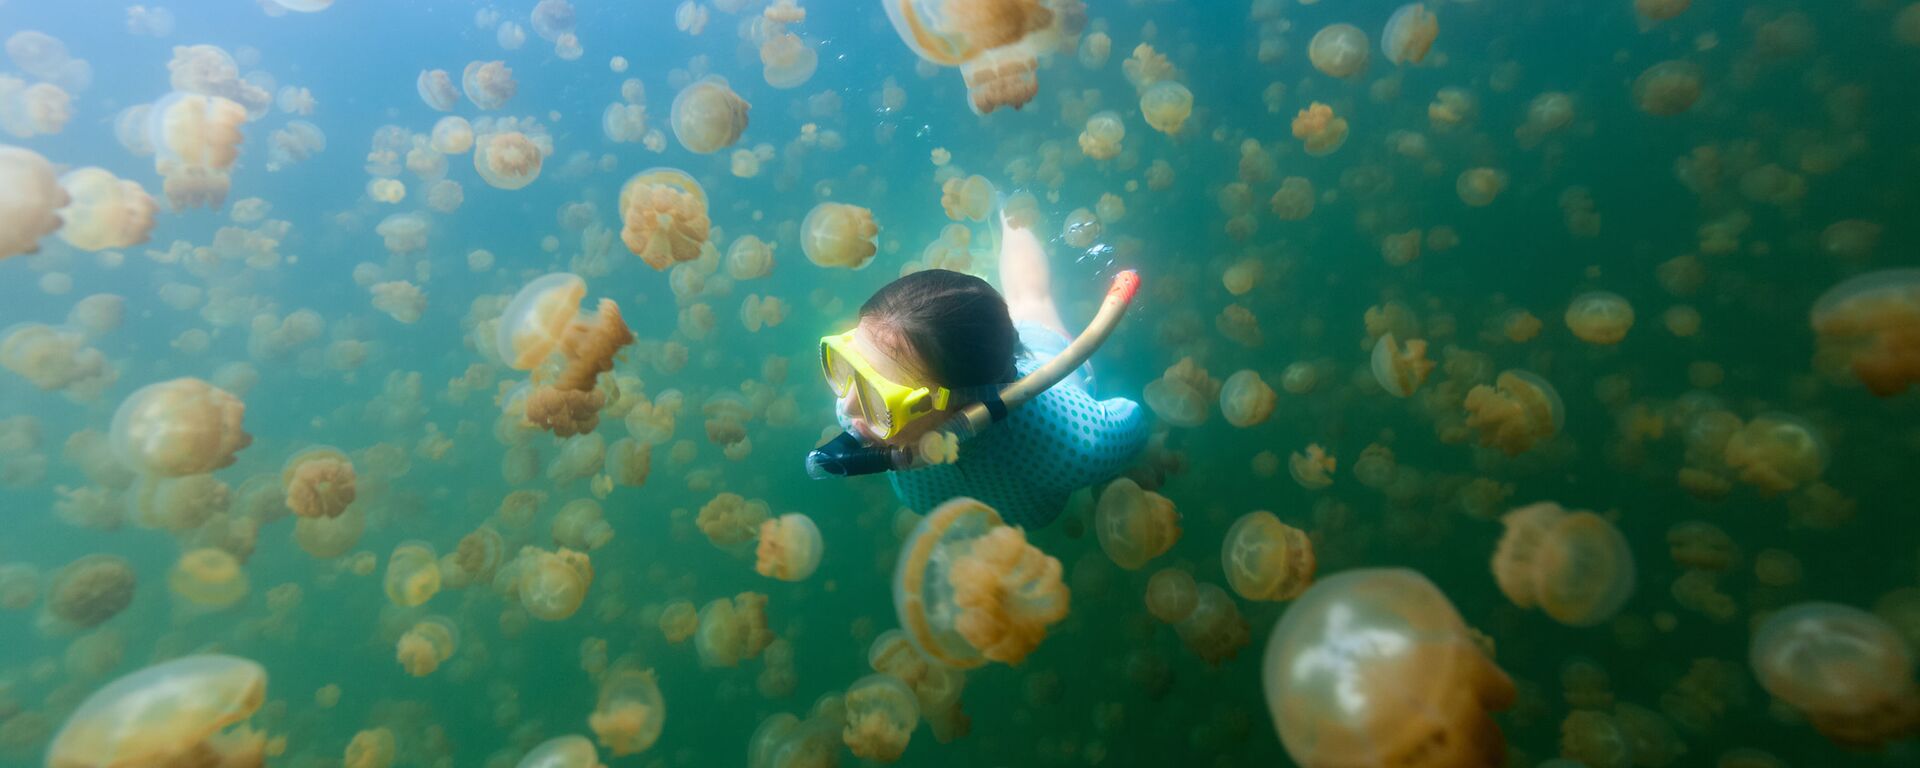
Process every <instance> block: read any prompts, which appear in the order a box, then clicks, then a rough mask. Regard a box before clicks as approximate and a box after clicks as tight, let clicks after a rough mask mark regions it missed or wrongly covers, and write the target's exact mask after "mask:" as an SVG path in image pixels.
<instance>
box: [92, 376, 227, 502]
mask: <svg viewBox="0 0 1920 768" xmlns="http://www.w3.org/2000/svg"><path fill="white" fill-rule="evenodd" d="M246 411H247V406H246V404H245V403H242V402H240V399H239V398H237V397H234V396H233V395H231V394H228V393H227V391H226V390H223V389H220V388H219V387H215V386H213V385H212V384H208V383H207V382H205V381H202V380H200V379H193V378H184V379H173V380H171V381H163V382H159V383H157V384H149V385H147V386H145V387H141V388H140V389H137V390H134V392H133V394H131V395H128V396H127V399H126V400H124V401H122V402H121V403H120V408H119V410H117V411H115V412H114V414H113V426H112V428H111V430H110V431H109V438H108V439H109V440H110V441H111V442H112V444H113V449H114V454H115V455H116V456H118V457H119V458H120V463H121V464H124V465H126V467H127V468H128V469H131V470H133V471H135V472H138V473H140V474H143V475H151V476H154V477H182V476H185V475H201V474H206V473H208V472H212V471H214V470H216V469H222V468H225V467H227V466H231V465H232V464H233V461H234V454H236V453H238V452H239V451H240V450H241V449H243V448H246V447H247V446H248V445H251V444H253V436H252V435H249V434H247V432H246V430H244V429H241V424H240V422H241V418H242V417H243V416H245V414H246Z"/></svg>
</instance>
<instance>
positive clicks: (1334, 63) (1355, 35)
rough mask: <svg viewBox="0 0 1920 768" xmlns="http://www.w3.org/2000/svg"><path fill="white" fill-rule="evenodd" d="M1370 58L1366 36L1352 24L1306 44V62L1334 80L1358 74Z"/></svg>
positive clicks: (1330, 29) (1338, 26)
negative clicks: (1334, 78) (1309, 62)
mask: <svg viewBox="0 0 1920 768" xmlns="http://www.w3.org/2000/svg"><path fill="white" fill-rule="evenodd" d="M1428 42H1429V43H1431V42H1432V41H1431V40H1429V41H1428ZM1382 44H1383V45H1384V44H1385V43H1384V42H1383V43H1382ZM1369 55H1370V53H1369V52H1368V50H1367V33H1365V32H1362V31H1360V28H1359V27H1356V26H1354V25H1352V24H1331V25H1328V26H1327V27H1326V28H1324V29H1321V30H1320V31H1319V32H1317V33H1315V34H1314V36H1313V41H1312V42H1310V43H1308V44H1307V58H1308V59H1309V60H1311V61H1312V62H1313V68H1314V69H1317V70H1320V71H1321V72H1323V73H1325V74H1328V75H1331V76H1333V77H1353V76H1355V75H1358V74H1360V72H1361V71H1362V70H1364V69H1366V68H1367V58H1368V57H1369ZM1389 55H1391V54H1389ZM1416 61H1417V59H1416ZM1396 63H1397V62H1396Z"/></svg>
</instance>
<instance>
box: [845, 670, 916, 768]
mask: <svg viewBox="0 0 1920 768" xmlns="http://www.w3.org/2000/svg"><path fill="white" fill-rule="evenodd" d="M846 707H847V723H846V727H845V728H843V729H842V730H841V732H840V738H841V741H842V743H844V744H846V745H847V749H848V750H850V751H852V752H853V754H854V756H855V757H860V758H863V759H867V760H872V761H875V762H880V763H891V762H893V761H895V760H898V759H900V755H901V754H902V753H904V752H906V749H907V743H908V741H909V740H910V739H911V738H912V736H913V730H914V728H915V727H916V726H918V725H919V723H920V701H919V699H918V698H917V697H915V695H914V693H913V690H912V689H911V688H908V687H907V684H906V683H904V682H902V681H901V680H900V679H899V678H897V677H894V676H892V675H888V674H872V675H867V676H866V677H863V678H860V679H859V680H856V681H854V683H853V685H851V686H848V687H847V697H846Z"/></svg>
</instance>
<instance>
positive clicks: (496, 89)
mask: <svg viewBox="0 0 1920 768" xmlns="http://www.w3.org/2000/svg"><path fill="white" fill-rule="evenodd" d="M435 71H436V72H437V71H438V70H435ZM460 88H461V90H463V91H465V92H466V94H467V100H468V101H472V102H473V105H474V106H475V107H478V108H480V109H485V110H493V109H499V108H501V107H504V106H506V105H507V100H508V99H511V98H513V95H514V93H515V92H517V91H518V90H519V88H520V85H519V83H517V82H515V81H514V79H513V70H512V69H510V68H508V67H507V63H506V62H504V61H472V62H468V63H467V68H466V69H465V70H463V71H462V72H461V73H460ZM422 97H423V98H425V94H422ZM427 104H428V106H432V107H434V108H435V109H439V106H438V105H437V104H435V102H434V101H433V100H432V99H429V100H428V101H427ZM449 108H451V106H449ZM441 111H443V112H444V111H446V110H444V109H443V110H441Z"/></svg>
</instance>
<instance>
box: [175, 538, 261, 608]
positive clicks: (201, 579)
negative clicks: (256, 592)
mask: <svg viewBox="0 0 1920 768" xmlns="http://www.w3.org/2000/svg"><path fill="white" fill-rule="evenodd" d="M167 587H168V588H169V589H171V590H172V591H173V594H174V595H175V596H176V597H179V598H181V599H183V600H186V601H187V602H189V603H192V604H193V605H197V606H201V607H205V608H226V607H229V606H231V605H233V604H235V603H238V602H240V600H241V599H243V598H245V597H246V596H247V589H248V585H247V574H246V572H245V571H243V570H241V569H240V560H239V559H238V558H236V557H234V556H233V555H232V554H231V553H229V552H227V551H226V550H223V549H215V548H212V547H203V548H200V549H195V550H191V551H188V552H186V553H184V554H182V555H180V559H179V560H177V561H175V562H174V564H173V570H171V571H168V573H167Z"/></svg>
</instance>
